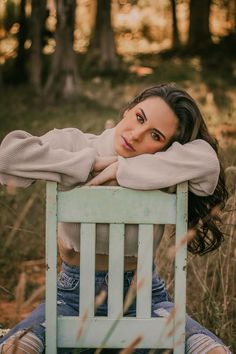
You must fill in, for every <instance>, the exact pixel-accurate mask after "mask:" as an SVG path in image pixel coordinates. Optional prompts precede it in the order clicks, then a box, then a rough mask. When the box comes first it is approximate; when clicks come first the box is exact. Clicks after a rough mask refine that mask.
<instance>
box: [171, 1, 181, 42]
mask: <svg viewBox="0 0 236 354" xmlns="http://www.w3.org/2000/svg"><path fill="white" fill-rule="evenodd" d="M171 11H172V47H174V48H175V47H179V46H180V40H179V31H178V24H177V16H176V0H171Z"/></svg>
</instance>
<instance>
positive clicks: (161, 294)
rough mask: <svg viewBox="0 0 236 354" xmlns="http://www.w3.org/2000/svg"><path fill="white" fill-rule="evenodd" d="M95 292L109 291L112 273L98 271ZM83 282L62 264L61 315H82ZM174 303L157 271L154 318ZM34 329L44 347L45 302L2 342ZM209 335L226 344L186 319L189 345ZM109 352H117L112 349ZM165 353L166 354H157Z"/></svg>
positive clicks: (128, 275) (128, 276)
mask: <svg viewBox="0 0 236 354" xmlns="http://www.w3.org/2000/svg"><path fill="white" fill-rule="evenodd" d="M133 276H134V272H132V271H128V272H125V273H124V296H125V295H126V293H127V291H128V289H129V287H130V285H131V282H132V279H133ZM95 282H96V283H95V292H96V294H99V292H100V291H101V290H106V291H107V290H108V273H107V272H96V277H95ZM79 283H80V274H79V267H77V266H74V267H70V266H68V265H67V264H65V263H63V264H62V271H61V272H60V274H59V275H58V285H57V286H58V293H57V312H58V315H62V316H78V315H79ZM173 306H174V304H173V302H172V301H171V299H170V297H169V295H168V293H167V290H166V288H165V283H164V281H163V280H161V279H160V277H159V275H158V273H157V271H156V270H155V269H154V268H153V278H152V317H164V316H165V315H166V314H168V313H169V312H171V310H172V309H173ZM135 312H136V304H135V301H134V302H133V303H132V305H131V306H130V308H129V310H128V312H127V314H126V315H127V316H132V317H134V316H135ZM96 315H97V316H106V315H107V300H106V301H104V303H103V304H102V305H101V306H99V307H98V308H97V310H96ZM27 328H30V331H32V332H33V333H34V334H35V335H36V336H37V337H38V338H39V339H40V340H41V341H42V343H43V344H44V343H45V302H42V303H41V304H40V305H39V306H38V307H37V308H36V309H35V310H34V311H33V312H32V313H31V315H30V316H29V317H28V318H26V319H25V320H23V321H21V322H20V323H19V324H17V325H16V326H15V327H14V328H12V329H11V330H10V331H9V332H8V333H7V335H6V336H4V337H3V338H1V339H0V344H1V343H2V342H4V341H5V340H6V339H8V338H9V337H11V336H12V335H14V334H16V333H17V332H19V331H22V330H24V329H27ZM199 333H202V334H205V335H207V336H209V337H211V338H212V339H213V340H214V341H215V342H217V343H220V344H221V345H223V343H222V342H221V340H220V339H219V338H217V337H216V336H215V335H214V334H213V333H212V332H210V331H209V330H207V329H206V328H204V327H202V326H201V325H200V324H199V323H198V322H196V321H194V320H193V319H191V318H190V317H189V316H186V342H187V340H188V338H189V337H190V336H192V335H194V334H199ZM72 352H73V351H72V350H71V349H58V353H64V354H65V353H66V354H70V353H72ZM107 352H108V353H113V352H117V350H116V351H115V350H114V351H113V350H111V349H108V351H107ZM157 352H158V353H161V352H162V351H161V350H160V351H157ZM80 353H86V354H87V353H94V349H81V351H80ZM135 353H136V354H144V353H145V354H146V353H148V350H147V349H136V351H135Z"/></svg>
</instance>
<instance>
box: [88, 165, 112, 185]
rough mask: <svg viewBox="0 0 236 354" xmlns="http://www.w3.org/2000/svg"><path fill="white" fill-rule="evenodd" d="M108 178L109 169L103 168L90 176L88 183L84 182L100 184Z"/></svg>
mask: <svg viewBox="0 0 236 354" xmlns="http://www.w3.org/2000/svg"><path fill="white" fill-rule="evenodd" d="M109 179H110V174H109V171H107V169H105V170H103V171H102V172H101V173H99V174H98V175H97V176H96V177H94V178H92V179H91V180H90V181H89V182H88V183H86V186H100V185H101V184H103V183H105V182H106V181H108V180H109Z"/></svg>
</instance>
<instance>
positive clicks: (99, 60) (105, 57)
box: [86, 0, 119, 72]
mask: <svg viewBox="0 0 236 354" xmlns="http://www.w3.org/2000/svg"><path fill="white" fill-rule="evenodd" d="M93 64H95V65H96V69H98V71H101V72H104V71H116V70H117V69H118V66H119V58H118V55H117V52H116V46H115V39H114V32H113V29H112V23H111V0H97V5H96V19H95V26H94V29H93V33H92V36H91V41H90V45H89V48H88V52H87V58H86V66H89V65H93Z"/></svg>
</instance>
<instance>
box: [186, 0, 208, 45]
mask: <svg viewBox="0 0 236 354" xmlns="http://www.w3.org/2000/svg"><path fill="white" fill-rule="evenodd" d="M210 7H211V0H190V24H189V39H188V45H189V46H190V47H192V48H197V49H200V48H204V47H207V46H208V45H209V44H211V43H212V41H211V33H210V28H209V17H210Z"/></svg>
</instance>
